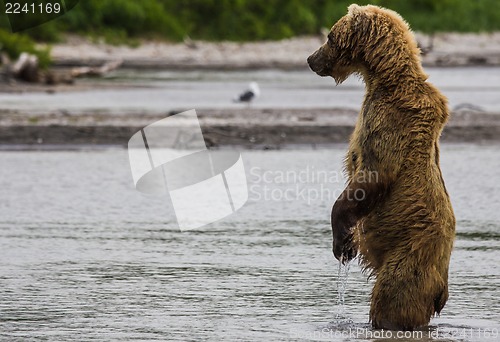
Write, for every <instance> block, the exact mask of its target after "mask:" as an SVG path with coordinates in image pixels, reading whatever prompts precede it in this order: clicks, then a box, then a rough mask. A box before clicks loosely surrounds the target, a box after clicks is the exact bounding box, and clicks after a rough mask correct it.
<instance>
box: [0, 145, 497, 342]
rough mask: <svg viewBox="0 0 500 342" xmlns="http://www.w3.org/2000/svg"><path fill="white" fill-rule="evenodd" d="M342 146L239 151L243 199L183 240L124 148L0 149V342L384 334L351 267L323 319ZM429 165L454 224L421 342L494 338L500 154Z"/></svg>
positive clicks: (332, 272)
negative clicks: (138, 184)
mask: <svg viewBox="0 0 500 342" xmlns="http://www.w3.org/2000/svg"><path fill="white" fill-rule="evenodd" d="M345 149H346V146H331V147H328V148H324V149H319V150H308V149H307V150H306V149H300V148H298V149H297V148H296V149H290V150H281V151H243V152H242V158H243V161H244V164H245V170H246V175H247V181H248V186H249V190H250V194H249V201H248V202H247V203H246V204H245V206H244V207H243V208H242V209H240V210H239V211H238V212H236V213H234V214H233V215H231V216H230V217H227V218H225V219H223V220H221V221H218V222H216V223H213V224H210V225H208V226H206V227H203V228H201V229H198V230H193V231H183V232H181V231H180V230H179V229H178V228H177V225H176V221H175V217H174V215H173V211H172V208H171V207H170V205H169V203H168V201H166V198H164V197H161V196H160V197H153V196H149V195H142V194H140V193H139V192H137V191H136V190H135V189H134V186H133V182H132V177H131V174H130V168H129V164H128V158H127V151H126V150H123V149H119V148H101V149H96V148H93V149H85V148H83V149H79V150H72V151H63V150H43V151H23V150H10V151H6V150H4V151H0V165H1V168H0V185H1V189H2V193H1V195H0V340H5V341H15V340H19V341H25V340H48V341H70V340H72V341H74V340H77V341H109V340H161V341H165V340H169V341H174V340H178V341H189V340H191V341H200V340H205V341H209V340H210V341H234V340H237V339H241V340H247V341H288V340H304V339H323V340H345V341H349V340H352V339H353V337H355V338H356V339H357V340H360V341H363V340H373V339H376V337H381V335H380V334H381V332H380V331H373V330H371V329H370V327H369V324H368V310H369V296H370V291H371V286H372V282H371V281H368V280H367V279H366V276H365V275H363V274H362V272H361V270H360V268H359V266H358V265H357V263H356V262H355V261H354V262H352V263H351V267H350V272H349V275H348V278H347V284H346V293H345V298H344V300H345V306H344V312H343V319H342V320H339V319H335V317H336V315H337V314H338V313H339V311H340V307H339V306H338V305H337V303H338V294H337V275H338V263H337V262H336V260H334V258H333V256H332V254H331V247H330V243H331V233H330V228H329V210H330V206H331V204H332V202H333V200H334V196H335V195H336V192H337V191H339V190H341V188H342V185H343V183H342V182H343V179H342V177H340V176H339V174H338V172H340V170H341V161H342V157H343V154H344V151H345ZM441 158H442V169H443V173H444V178H445V181H446V184H447V187H448V190H449V193H450V196H451V199H452V202H453V205H454V209H455V212H456V216H457V237H456V242H455V247H454V251H453V254H452V258H451V267H450V299H449V301H448V303H447V305H446V307H445V308H444V310H443V311H442V313H441V317H438V318H435V319H433V320H432V321H431V325H430V327H429V328H428V329H425V330H424V331H422V332H420V333H422V334H424V335H423V336H424V339H427V340H440V341H454V340H463V341H468V340H478V341H483V340H490V341H497V340H498V336H499V333H500V332H499V329H500V323H499V322H500V263H499V259H500V233H499V231H500V210H499V208H500V195H499V194H500V181H499V180H500V177H499V170H500V150H499V149H498V146H479V145H444V146H442V157H441ZM325 172H327V173H326V174H327V175H328V178H325V177H324V175H325ZM325 189H327V190H328V191H326V190H325ZM349 334H351V335H349ZM377 334H379V335H377ZM386 334H387V332H386ZM383 336H385V337H387V335H383ZM389 337H390V336H389ZM392 337H393V339H395V336H392ZM414 337H415V336H414ZM417 337H420V336H417ZM398 340H417V339H411V338H409V339H398Z"/></svg>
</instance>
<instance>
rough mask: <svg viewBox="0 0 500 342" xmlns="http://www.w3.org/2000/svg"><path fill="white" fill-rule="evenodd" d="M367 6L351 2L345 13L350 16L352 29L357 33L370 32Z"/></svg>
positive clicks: (369, 13)
mask: <svg viewBox="0 0 500 342" xmlns="http://www.w3.org/2000/svg"><path fill="white" fill-rule="evenodd" d="M367 9H369V7H368V6H359V5H356V4H352V5H350V6H349V8H348V12H347V15H348V16H349V17H350V18H351V25H352V28H353V29H354V31H356V32H358V33H359V34H361V35H363V34H368V33H369V32H370V20H368V18H369V17H370V15H371V12H370V11H369V10H367Z"/></svg>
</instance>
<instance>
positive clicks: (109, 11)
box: [0, 0, 500, 43]
mask: <svg viewBox="0 0 500 342" xmlns="http://www.w3.org/2000/svg"><path fill="white" fill-rule="evenodd" d="M352 2H357V3H358V4H360V5H364V4H368V3H372V4H375V5H380V6H384V7H387V8H390V9H393V10H395V11H397V12H399V13H400V14H401V15H402V16H403V17H404V18H405V19H406V20H407V21H408V22H409V23H410V25H411V26H412V28H413V30H415V31H422V32H427V33H432V32H439V31H459V32H479V31H495V30H500V1H499V0H406V1H405V0H371V1H363V0H358V1H356V0H310V1H306V0H141V1H138V0H81V1H80V2H79V4H78V5H77V6H76V7H75V8H74V9H73V10H71V11H70V12H69V13H67V14H66V15H63V16H61V17H59V18H58V19H56V20H53V21H51V22H49V23H46V24H43V25H40V26H38V27H35V28H32V29H29V30H26V31H24V33H25V34H27V35H29V36H31V37H32V38H33V39H36V40H43V41H56V40H57V39H58V38H60V36H61V33H63V32H73V33H79V34H84V35H90V36H94V37H97V36H99V37H105V39H106V40H107V41H108V42H111V43H121V42H126V41H129V40H130V39H131V38H137V37H141V38H142V37H144V38H159V39H165V40H172V41H179V40H182V39H183V38H184V37H186V36H189V37H191V38H192V39H203V40H233V41H252V40H272V39H282V38H288V37H292V36H296V35H307V34H316V33H318V32H319V31H320V29H321V28H322V27H327V28H329V27H331V26H332V24H333V23H334V22H335V21H336V20H337V19H339V18H340V17H341V16H342V15H344V14H345V13H346V11H347V6H348V5H350V4H351V3H352ZM0 27H4V28H8V21H6V18H5V14H4V17H3V18H1V20H0Z"/></svg>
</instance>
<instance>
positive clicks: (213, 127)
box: [0, 108, 500, 149]
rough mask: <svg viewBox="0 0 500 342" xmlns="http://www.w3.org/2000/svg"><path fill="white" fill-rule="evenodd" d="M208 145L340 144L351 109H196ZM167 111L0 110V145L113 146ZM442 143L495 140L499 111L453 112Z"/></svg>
mask: <svg viewBox="0 0 500 342" xmlns="http://www.w3.org/2000/svg"><path fill="white" fill-rule="evenodd" d="M197 113H198V117H199V120H200V123H201V127H202V131H203V133H204V138H205V141H206V143H207V145H208V146H211V147H223V146H238V147H241V148H247V149H280V148H284V147H286V146H288V145H309V146H313V147H314V146H318V145H328V144H333V143H346V142H348V139H349V136H350V134H351V132H352V130H353V128H354V124H355V121H356V116H357V112H356V111H355V110H349V109H341V108H338V109H314V110H304V109H251V108H248V109H239V110H234V109H231V110H215V109H200V110H197ZM169 114H172V113H161V114H140V113H138V114H133V113H129V114H126V115H121V116H119V117H117V116H110V115H106V114H101V115H97V114H80V115H75V116H72V115H70V114H69V115H68V114H67V113H52V114H47V115H37V116H29V115H26V114H21V113H0V145H3V148H5V147H6V146H9V145H10V146H12V145H31V147H38V148H43V146H50V145H118V146H124V147H125V146H126V145H127V143H128V140H129V139H130V137H131V136H132V135H133V134H134V133H135V132H137V131H139V130H140V129H141V128H143V127H144V126H146V125H148V124H150V123H152V122H155V121H157V120H160V119H162V118H165V117H166V116H168V115H169ZM441 141H442V142H444V143H499V142H500V115H499V114H493V113H477V112H470V111H459V112H455V113H453V115H452V117H451V119H450V121H449V123H448V124H447V126H446V127H445V129H444V131H443V135H442V137H441Z"/></svg>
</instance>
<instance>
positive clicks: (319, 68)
mask: <svg viewBox="0 0 500 342" xmlns="http://www.w3.org/2000/svg"><path fill="white" fill-rule="evenodd" d="M307 61H308V63H309V66H310V67H311V69H312V70H313V71H314V72H316V73H317V74H318V75H320V76H331V77H333V78H334V79H335V81H336V82H337V83H341V82H342V81H344V80H345V79H346V78H347V77H348V76H349V75H350V74H352V73H357V74H360V75H361V76H362V77H363V78H364V82H365V84H366V95H365V99H364V103H363V107H362V109H361V112H360V114H359V116H358V120H357V123H356V127H355V129H354V132H353V134H352V136H351V139H350V144H349V152H348V154H347V157H346V160H345V167H346V171H347V173H348V185H347V188H346V189H345V190H344V192H343V193H342V195H341V196H340V197H339V198H338V199H337V201H336V202H335V204H334V206H333V209H332V216H331V223H332V232H333V253H334V255H335V257H336V258H337V259H339V260H341V261H342V262H345V261H349V260H350V259H352V258H354V257H355V256H356V254H357V252H358V251H359V252H360V262H361V264H362V265H363V266H364V268H365V269H368V270H370V275H373V276H375V277H376V281H375V286H374V288H373V290H372V295H371V309H370V320H371V322H372V325H373V326H374V327H375V328H383V329H393V330H399V329H401V330H413V329H415V328H418V327H420V326H425V325H427V324H428V323H429V320H430V318H431V316H433V315H434V314H435V313H439V312H440V311H441V309H443V306H444V305H445V303H446V301H447V299H448V265H449V262H450V254H451V250H452V246H453V239H454V235H455V217H454V214H453V209H452V207H451V203H450V199H449V196H448V193H447V191H446V188H445V185H444V182H443V177H442V174H441V170H440V168H439V147H438V139H439V136H440V134H441V131H442V129H443V126H444V124H445V123H446V121H447V119H448V107H447V100H446V98H445V97H444V96H443V95H442V94H441V93H440V92H439V91H438V90H437V89H436V88H435V87H434V86H433V85H431V84H430V83H428V82H427V81H426V80H427V75H426V74H425V73H424V71H423V69H422V66H421V62H420V51H419V49H418V47H417V44H416V40H415V38H414V36H413V34H412V32H411V31H410V29H409V27H408V24H407V23H406V22H405V21H404V20H403V19H402V18H401V17H400V16H399V15H398V14H397V13H395V12H393V11H390V10H387V9H383V8H379V7H376V6H364V7H360V6H358V5H351V6H350V7H349V11H348V14H347V15H345V16H344V17H342V18H341V19H340V20H339V21H338V22H337V23H336V24H335V25H334V26H333V27H332V29H331V31H330V33H329V35H328V41H327V42H326V43H325V44H324V45H323V46H321V47H320V48H319V49H318V50H317V51H316V52H314V53H313V54H312V55H311V56H310V57H309V58H308V60H307Z"/></svg>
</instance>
